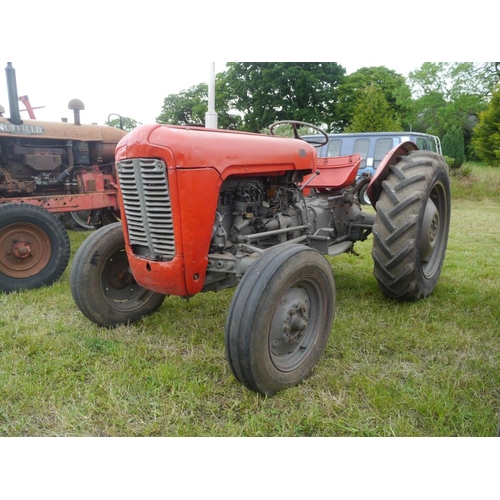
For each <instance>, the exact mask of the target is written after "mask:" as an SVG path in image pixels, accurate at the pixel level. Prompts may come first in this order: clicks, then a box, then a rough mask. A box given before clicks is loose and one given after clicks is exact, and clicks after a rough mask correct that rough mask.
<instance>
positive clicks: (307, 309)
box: [70, 121, 451, 395]
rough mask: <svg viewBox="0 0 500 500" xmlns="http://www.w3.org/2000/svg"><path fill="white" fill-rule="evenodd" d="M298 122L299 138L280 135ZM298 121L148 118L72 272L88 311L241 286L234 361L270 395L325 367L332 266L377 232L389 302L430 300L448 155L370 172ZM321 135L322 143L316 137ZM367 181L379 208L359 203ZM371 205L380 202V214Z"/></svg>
mask: <svg viewBox="0 0 500 500" xmlns="http://www.w3.org/2000/svg"><path fill="white" fill-rule="evenodd" d="M283 124H288V125H290V126H292V129H293V133H294V137H292V138H283V137H278V136H277V135H276V130H277V129H276V127H277V125H280V126H283ZM301 126H308V127H312V126H311V125H308V124H304V123H301V122H296V121H286V122H277V123H275V124H273V125H271V134H270V135H264V134H251V133H244V132H235V131H225V130H217V129H208V128H207V129H204V128H198V127H186V126H166V125H159V124H156V125H143V126H140V127H138V128H136V129H135V130H133V131H132V132H130V133H129V134H128V135H127V136H125V137H124V138H123V139H122V140H121V141H120V142H119V144H118V146H117V149H116V171H117V178H118V199H119V205H120V210H121V215H122V220H121V222H117V223H114V224H110V225H107V226H104V227H102V228H100V229H98V230H97V231H95V232H94V233H92V234H91V235H90V236H89V237H88V238H87V239H86V240H85V241H84V242H83V244H82V245H81V247H80V248H79V250H78V251H77V253H76V255H75V258H74V263H73V267H72V269H71V273H70V283H71V291H72V295H73V298H74V300H75V302H76V304H77V306H78V308H79V309H80V310H81V312H82V313H83V314H84V315H85V316H86V317H87V318H88V319H89V320H91V321H93V322H94V323H96V324H97V325H100V326H103V327H113V326H116V325H119V324H129V323H132V322H135V321H137V320H139V319H140V318H142V317H144V316H145V315H149V314H152V313H154V312H155V311H157V310H158V309H159V308H160V306H161V305H162V303H163V301H164V299H165V297H166V296H167V295H177V296H181V297H186V298H187V297H190V296H192V295H194V294H197V293H200V292H207V291H219V290H223V289H225V288H228V287H236V291H235V293H234V295H233V298H232V302H231V306H230V310H229V314H228V317H227V320H226V325H225V346H226V356H227V360H228V362H229V365H230V367H231V369H232V371H233V373H234V375H235V377H236V378H237V379H238V380H239V381H240V382H241V383H243V384H244V385H245V386H246V387H247V388H249V389H252V390H254V391H257V392H260V393H263V394H267V395H273V394H275V393H276V392H277V391H280V390H282V389H285V388H287V387H290V386H293V385H296V384H298V383H299V382H300V381H302V380H303V379H304V378H305V377H307V376H308V375H309V374H310V373H311V371H312V370H313V368H314V366H315V365H316V364H317V363H318V361H319V359H320V356H321V355H322V353H323V350H324V349H325V345H326V343H327V341H328V337H329V334H330V331H331V329H332V324H333V319H334V313H335V284H334V276H333V272H332V266H331V263H330V260H328V259H326V258H325V256H334V255H338V254H341V253H343V252H349V251H352V248H353V245H354V243H355V242H356V241H363V240H366V239H367V237H368V236H369V235H370V234H373V250H372V256H373V261H374V274H375V278H376V280H377V282H378V286H379V288H380V290H381V291H382V292H383V293H384V294H385V295H387V296H388V297H391V298H393V299H398V300H407V301H413V300H417V299H421V298H423V297H426V296H427V295H429V294H430V293H431V292H432V291H433V289H434V287H435V286H436V283H437V281H438V278H439V275H440V273H441V268H442V265H443V260H444V257H445V251H446V246H447V240H448V231H449V225H450V207H451V200H450V180H449V175H448V165H447V164H446V163H445V161H444V158H443V157H442V156H440V155H438V154H436V153H433V152H429V151H419V150H418V149H417V146H416V145H415V144H413V143H411V142H406V143H403V144H400V145H399V146H398V147H397V148H395V149H393V150H392V151H390V152H389V153H388V154H387V156H386V158H385V159H384V161H383V164H382V165H381V166H380V167H379V168H378V170H377V172H376V173H375V175H374V176H373V178H363V179H361V180H360V181H358V182H356V174H357V171H358V168H359V164H360V161H361V158H360V157H359V155H352V156H349V157H343V158H317V155H316V150H315V148H314V146H315V145H316V146H317V145H318V142H313V141H318V140H321V141H322V143H323V144H324V143H325V141H328V136H327V135H326V134H325V133H323V132H322V131H321V130H319V129H317V128H316V127H313V128H314V129H315V130H316V131H317V132H319V134H320V135H315V138H314V139H311V138H310V137H309V138H305V139H306V140H302V138H303V137H302V136H301V135H299V127H301ZM318 137H319V138H320V139H318ZM367 183H368V195H369V197H370V200H371V202H372V205H373V207H375V209H376V213H375V215H374V214H373V213H364V212H363V211H362V209H361V206H360V200H359V196H358V195H359V193H360V190H361V189H362V188H363V187H364V186H365V185H366V184H367ZM372 212H373V210H372Z"/></svg>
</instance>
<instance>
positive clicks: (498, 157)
mask: <svg viewBox="0 0 500 500" xmlns="http://www.w3.org/2000/svg"><path fill="white" fill-rule="evenodd" d="M472 142H473V145H474V148H475V150H476V152H477V155H478V156H479V158H480V159H481V160H483V161H484V162H486V163H488V164H489V165H494V166H500V85H497V87H496V90H495V91H494V92H493V95H492V97H491V100H490V103H489V105H488V108H487V109H486V110H485V111H483V112H482V113H481V114H480V115H479V123H478V124H477V126H476V127H475V129H474V136H473V139H472Z"/></svg>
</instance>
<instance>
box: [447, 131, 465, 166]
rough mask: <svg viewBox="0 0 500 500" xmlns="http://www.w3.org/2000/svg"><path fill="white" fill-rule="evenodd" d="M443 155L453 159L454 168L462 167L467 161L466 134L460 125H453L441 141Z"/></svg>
mask: <svg viewBox="0 0 500 500" xmlns="http://www.w3.org/2000/svg"><path fill="white" fill-rule="evenodd" d="M441 146H442V149H443V155H444V156H449V157H450V158H452V159H453V162H452V163H451V164H450V165H451V166H452V168H460V167H461V166H462V165H463V163H464V161H465V146H464V134H463V132H462V129H461V128H460V127H457V126H455V127H451V128H450V129H449V130H448V131H447V132H446V134H444V136H443V140H442V141H441Z"/></svg>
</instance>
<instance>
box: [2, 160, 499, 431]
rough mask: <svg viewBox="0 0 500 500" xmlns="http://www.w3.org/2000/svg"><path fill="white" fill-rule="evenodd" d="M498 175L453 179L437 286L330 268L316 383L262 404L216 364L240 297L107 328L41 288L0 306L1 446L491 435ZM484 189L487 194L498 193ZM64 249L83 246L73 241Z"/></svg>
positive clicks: (343, 264)
mask: <svg viewBox="0 0 500 500" xmlns="http://www.w3.org/2000/svg"><path fill="white" fill-rule="evenodd" d="M499 182H500V170H498V171H497V170H494V169H488V168H485V167H480V166H474V169H473V180H471V179H470V178H467V179H465V180H464V179H462V180H460V181H457V180H454V181H453V193H454V198H453V207H452V221H451V233H450V239H449V245H448V251H447V255H446V260H445V265H444V268H443V272H442V276H441V279H440V281H439V283H438V286H437V288H436V290H435V291H434V293H433V294H432V295H431V296H430V297H428V298H427V299H425V300H423V301H420V302H417V303H398V302H394V301H390V300H388V299H386V298H385V297H384V296H383V295H382V294H381V293H380V292H379V291H378V289H377V285H376V282H375V279H374V278H373V275H372V260H371V256H370V252H371V238H370V239H369V240H368V241H366V242H363V243H357V244H356V250H357V252H358V253H359V256H355V255H347V254H345V255H341V256H339V257H335V258H331V259H330V261H331V264H332V266H333V269H334V273H335V279H336V289H337V312H336V319H335V322H334V326H333V329H332V334H331V337H330V341H329V344H328V346H327V348H326V351H325V353H324V355H323V357H322V359H321V361H320V363H319V364H318V366H317V367H316V369H315V370H314V372H313V374H312V376H311V377H309V378H308V379H307V380H305V381H304V382H303V383H302V384H300V385H299V386H297V387H293V388H291V389H288V390H286V391H283V392H281V393H279V394H277V395H276V396H274V397H272V398H266V397H263V396H261V395H258V394H256V393H253V392H251V391H249V390H247V389H245V388H244V387H243V386H242V385H241V384H239V383H238V382H237V381H236V379H235V378H234V377H233V375H232V373H231V371H230V369H229V367H228V365H227V363H226V360H225V353H224V323H225V319H226V314H227V311H228V307H229V303H230V300H231V296H232V293H233V290H227V291H224V292H221V293H218V294H215V293H206V294H199V295H197V296H195V297H193V298H192V299H190V300H189V301H186V300H182V299H180V298H177V297H170V298H168V299H167V300H166V301H165V303H164V304H163V306H162V307H161V309H160V310H159V311H158V313H156V314H155V315H152V316H150V317H148V318H145V319H143V320H142V321H141V322H139V323H137V324H134V325H132V326H130V327H125V326H122V327H119V328H116V329H114V330H107V329H103V328H99V327H97V326H96V325H93V324H92V323H90V322H89V321H88V320H87V319H86V318H85V317H84V316H83V315H82V314H81V313H80V311H79V310H78V308H77V307H76V305H75V304H74V302H73V299H72V297H71V293H70V288H69V269H70V266H71V263H70V266H69V267H68V269H67V270H66V272H65V273H64V275H63V277H62V279H61V280H60V281H59V282H58V283H56V284H55V285H53V286H52V287H49V288H44V289H39V290H31V291H25V292H21V293H15V294H10V295H0V435H1V436H492V435H495V433H496V426H497V414H498V410H499V409H500V370H499V366H500V363H499V361H500V360H499V355H500V312H499V307H498V299H499V289H500V228H499V221H500V200H499V190H498V185H499ZM493 186H496V188H495V189H493ZM70 236H71V241H72V252H73V255H74V251H75V250H76V249H77V247H78V245H79V244H80V243H81V242H82V241H83V239H84V237H85V236H86V234H85V233H76V232H75V233H71V235H70Z"/></svg>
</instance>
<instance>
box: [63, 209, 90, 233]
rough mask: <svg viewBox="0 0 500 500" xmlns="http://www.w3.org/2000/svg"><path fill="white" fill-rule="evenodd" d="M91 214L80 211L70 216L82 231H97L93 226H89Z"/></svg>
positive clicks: (71, 213)
mask: <svg viewBox="0 0 500 500" xmlns="http://www.w3.org/2000/svg"><path fill="white" fill-rule="evenodd" d="M89 214H90V212H88V211H86V210H79V211H78V212H70V213H69V215H70V217H71V219H72V220H73V222H74V223H75V224H76V225H77V226H79V227H81V228H82V229H95V227H94V226H93V225H91V224H87V221H88V218H89Z"/></svg>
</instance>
